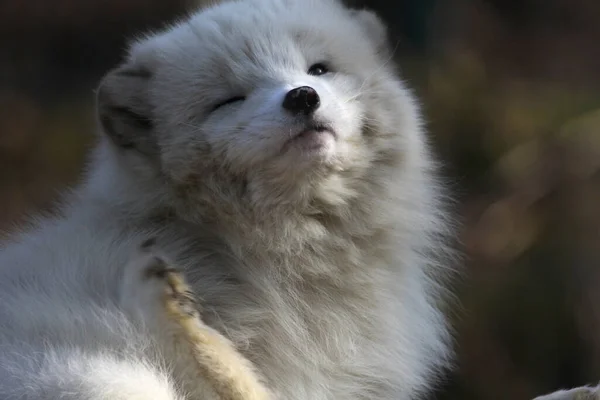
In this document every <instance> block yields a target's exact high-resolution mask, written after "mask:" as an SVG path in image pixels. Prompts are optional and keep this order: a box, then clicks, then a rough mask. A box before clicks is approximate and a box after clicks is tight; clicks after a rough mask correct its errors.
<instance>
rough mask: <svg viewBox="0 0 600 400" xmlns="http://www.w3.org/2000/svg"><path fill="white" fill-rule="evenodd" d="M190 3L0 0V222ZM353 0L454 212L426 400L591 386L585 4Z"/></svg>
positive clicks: (45, 179) (597, 300)
mask: <svg viewBox="0 0 600 400" xmlns="http://www.w3.org/2000/svg"><path fill="white" fill-rule="evenodd" d="M199 1H201V0H199ZM192 3H193V1H192V0H187V1H184V0H163V1H156V0H155V1H149V0H86V1H82V0H29V1H20V0H0V49H2V50H1V51H0V230H4V231H6V230H10V229H11V227H12V226H14V224H15V223H17V222H18V221H20V220H21V219H22V218H23V216H24V215H25V214H26V213H28V212H30V211H32V210H35V209H44V208H46V207H48V206H50V205H51V204H52V201H53V200H54V199H56V198H57V194H58V191H59V190H61V189H63V188H65V187H66V186H67V185H72V184H74V183H76V182H77V179H78V177H79V176H80V172H81V167H82V165H83V162H84V160H85V155H86V151H87V150H88V149H89V146H90V144H91V139H92V138H93V131H94V129H95V126H94V124H95V122H94V113H93V99H94V93H93V90H94V88H95V87H96V84H97V82H98V80H99V78H100V77H101V75H102V74H103V72H105V71H106V70H107V69H108V68H110V67H112V66H114V65H115V64H116V63H117V62H118V60H119V58H120V57H121V56H122V55H123V50H124V48H125V40H126V38H128V37H131V36H132V35H135V34H136V33H137V32H140V31H144V30H148V29H155V28H160V27H163V26H164V25H165V23H167V22H168V21H170V20H171V19H172V18H174V17H176V16H180V15H182V14H183V13H184V12H185V11H186V10H190V9H191V8H192V7H193V6H194V5H193V4H192ZM352 4H355V5H367V6H369V7H371V8H373V9H375V10H377V11H379V12H380V14H381V15H382V16H384V19H386V20H387V22H388V24H389V25H390V28H391V31H392V32H391V33H392V36H393V38H394V45H395V46H397V51H396V58H397V60H398V62H399V64H400V66H401V68H402V70H403V74H404V76H405V77H406V78H407V80H408V81H409V82H410V84H411V85H412V86H413V87H414V88H415V89H416V90H417V93H418V95H419V97H420V98H421V99H422V103H423V106H424V109H425V114H426V118H427V121H428V124H429V128H430V131H431V133H432V138H433V142H434V144H435V147H436V149H437V151H438V153H439V154H440V155H441V158H442V160H443V161H444V166H445V171H444V172H445V175H446V176H447V177H448V181H449V182H450V186H451V187H452V189H453V191H454V193H455V195H456V197H457V199H458V210H457V211H458V213H459V217H460V219H461V220H462V221H463V224H462V227H461V229H460V232H459V234H460V241H461V246H462V250H463V253H464V261H463V264H464V275H465V279H463V280H462V281H461V282H460V284H458V285H457V288H456V289H457V295H458V299H459V300H460V305H459V306H456V307H455V308H454V310H453V311H452V318H453V322H454V324H455V327H456V338H457V351H458V360H457V361H458V367H459V368H458V369H457V371H456V372H455V373H454V374H452V375H450V376H448V378H447V380H446V381H445V382H444V383H443V384H442V385H441V387H440V389H439V390H438V392H437V393H436V394H435V396H432V397H431V398H432V399H433V398H435V399H448V400H449V399H466V400H469V399H484V400H485V399H490V400H492V399H517V400H518V399H529V398H532V397H533V396H534V395H536V394H541V393H544V392H547V391H551V390H554V389H556V388H558V387H568V386H574V385H581V384H584V383H588V382H590V383H593V382H596V381H599V380H600V334H598V333H599V332H600V290H599V289H600V1H598V0H519V1H517V0H402V1H401V0H396V1H386V0H371V1H369V0H364V1H360V0H355V1H353V2H352Z"/></svg>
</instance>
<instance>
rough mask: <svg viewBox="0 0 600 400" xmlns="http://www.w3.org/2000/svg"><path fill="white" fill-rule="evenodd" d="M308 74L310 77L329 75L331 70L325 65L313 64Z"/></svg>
mask: <svg viewBox="0 0 600 400" xmlns="http://www.w3.org/2000/svg"><path fill="white" fill-rule="evenodd" d="M307 72H308V74H309V75H314V76H320V75H325V74H326V73H328V72H329V68H327V66H326V65H325V64H323V63H317V64H313V65H312V66H311V67H310V68H309V69H308V71H307Z"/></svg>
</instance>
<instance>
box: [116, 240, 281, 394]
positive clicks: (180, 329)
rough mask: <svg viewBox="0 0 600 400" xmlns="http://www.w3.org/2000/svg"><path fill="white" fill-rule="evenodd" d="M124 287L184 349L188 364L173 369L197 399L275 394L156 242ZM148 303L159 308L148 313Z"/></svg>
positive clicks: (131, 304) (137, 308)
mask: <svg viewBox="0 0 600 400" xmlns="http://www.w3.org/2000/svg"><path fill="white" fill-rule="evenodd" d="M138 285H139V286H138ZM140 289H141V290H140ZM124 291H125V292H127V293H126V294H125V297H124V299H125V302H126V307H127V308H128V309H129V311H130V312H132V313H134V314H135V313H137V314H138V317H141V318H142V319H144V320H145V321H150V324H151V325H154V327H156V329H160V330H161V331H162V336H163V337H165V336H166V338H167V340H168V341H170V345H171V347H170V349H172V351H176V352H178V353H180V355H178V356H177V358H178V359H186V361H184V362H183V364H184V365H179V366H178V367H177V366H175V368H174V374H175V375H177V374H178V373H180V374H182V375H183V376H182V378H183V381H184V383H183V385H184V387H186V389H187V391H188V392H191V393H192V394H193V396H192V397H193V399H194V400H196V398H197V397H198V399H197V400H207V399H209V398H213V397H215V395H216V397H217V398H218V399H220V400H269V399H270V398H271V395H270V393H269V391H268V390H267V389H266V387H265V386H264V385H263V384H262V383H261V381H260V379H259V376H258V374H257V373H256V371H255V370H254V367H253V366H252V364H251V363H250V361H249V360H248V359H246V358H245V357H244V356H243V355H242V354H241V353H239V352H238V351H237V350H236V349H235V346H234V345H233V343H231V341H229V340H228V339H227V338H226V337H225V336H223V335H222V334H220V333H219V332H217V331H216V330H214V329H213V328H211V327H209V326H208V325H206V324H205V323H204V322H203V321H202V319H201V317H200V305H199V304H198V302H197V301H196V298H195V295H194V293H193V292H192V290H191V288H190V287H189V286H188V284H187V282H186V280H185V278H184V276H183V274H182V272H181V271H179V270H178V269H176V268H175V267H174V266H173V264H172V263H170V262H168V261H167V260H166V258H165V257H164V256H162V255H160V254H159V252H158V251H157V250H156V247H155V244H154V242H153V241H147V242H145V243H144V244H143V245H142V246H141V249H140V252H139V254H138V255H137V257H135V258H134V259H133V260H132V263H131V265H130V270H129V271H127V274H126V279H125V287H124ZM134 293H135V295H134V297H133V298H132V297H131V296H132V294H134ZM148 307H151V308H152V307H157V308H156V309H155V310H154V312H152V311H150V312H149V310H148ZM140 313H141V314H140ZM163 318H164V321H161V320H162V319H163ZM150 329H152V326H150ZM166 351H169V350H168V349H167V350H166ZM166 358H169V357H168V355H167V357H166ZM175 379H176V380H177V376H175ZM207 385H209V386H210V388H212V390H210V389H209V388H208V387H207ZM213 392H214V393H213Z"/></svg>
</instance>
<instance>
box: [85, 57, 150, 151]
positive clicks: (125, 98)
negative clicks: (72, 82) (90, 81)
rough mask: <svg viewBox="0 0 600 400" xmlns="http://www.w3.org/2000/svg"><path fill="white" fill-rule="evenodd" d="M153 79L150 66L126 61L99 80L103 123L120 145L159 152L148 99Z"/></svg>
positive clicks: (103, 128)
mask: <svg viewBox="0 0 600 400" xmlns="http://www.w3.org/2000/svg"><path fill="white" fill-rule="evenodd" d="M151 79H152V73H151V71H150V70H148V69H146V68H144V67H140V66H136V65H131V64H130V63H127V62H126V63H125V64H123V65H121V66H119V67H117V68H115V69H113V70H112V71H110V72H108V73H107V74H106V75H105V76H104V78H103V79H102V81H101V83H100V86H99V88H98V90H97V98H96V105H97V112H98V119H99V122H100V126H101V129H102V131H103V132H104V134H106V135H107V136H108V137H109V138H110V139H111V140H112V142H113V143H114V144H115V145H116V146H118V147H120V148H123V149H133V150H136V151H139V152H141V153H144V154H151V153H153V152H156V149H157V144H156V140H155V134H154V122H153V115H152V107H151V105H150V102H149V86H150V81H151Z"/></svg>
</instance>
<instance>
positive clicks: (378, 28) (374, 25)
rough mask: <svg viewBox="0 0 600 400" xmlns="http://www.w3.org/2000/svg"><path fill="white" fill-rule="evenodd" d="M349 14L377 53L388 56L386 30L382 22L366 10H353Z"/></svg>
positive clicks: (388, 44) (388, 46)
mask: <svg viewBox="0 0 600 400" xmlns="http://www.w3.org/2000/svg"><path fill="white" fill-rule="evenodd" d="M350 12H351V13H352V16H353V17H354V19H356V21H357V22H358V23H359V25H360V26H361V27H362V29H363V31H364V32H365V34H366V35H367V36H368V37H369V40H371V42H372V43H373V45H374V46H375V48H376V49H377V52H378V53H379V54H381V55H383V56H388V55H390V54H391V46H390V42H389V37H388V29H387V26H386V25H385V23H384V22H383V20H382V19H381V18H380V17H379V16H378V15H377V14H375V12H373V11H371V10H367V9H360V10H357V9H353V10H351V11H350Z"/></svg>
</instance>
